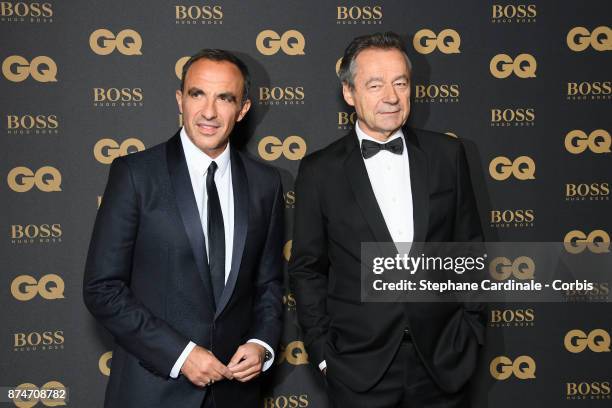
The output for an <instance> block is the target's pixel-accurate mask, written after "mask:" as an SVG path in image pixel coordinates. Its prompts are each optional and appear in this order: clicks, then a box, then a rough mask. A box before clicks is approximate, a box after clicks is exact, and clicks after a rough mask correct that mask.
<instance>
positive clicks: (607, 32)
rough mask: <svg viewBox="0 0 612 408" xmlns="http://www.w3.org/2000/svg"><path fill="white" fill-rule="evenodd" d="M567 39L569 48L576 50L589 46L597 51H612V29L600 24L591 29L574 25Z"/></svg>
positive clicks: (582, 49)
mask: <svg viewBox="0 0 612 408" xmlns="http://www.w3.org/2000/svg"><path fill="white" fill-rule="evenodd" d="M566 41H567V46H568V47H569V49H570V50H572V51H576V52H581V51H584V50H586V49H587V48H589V47H591V48H593V49H594V50H595V51H612V29H610V27H606V26H599V27H596V28H595V29H593V31H589V30H587V29H586V28H585V27H574V28H572V29H571V30H570V31H569V32H568V33H567V39H566Z"/></svg>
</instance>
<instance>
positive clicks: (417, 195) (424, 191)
mask: <svg viewBox="0 0 612 408" xmlns="http://www.w3.org/2000/svg"><path fill="white" fill-rule="evenodd" d="M402 131H403V132H404V139H405V140H406V147H407V149H408V161H409V164H410V185H411V186H412V208H413V219H414V239H413V242H425V239H426V238H427V228H428V225H429V171H428V169H427V156H426V155H425V153H424V152H423V150H421V148H420V147H419V141H418V139H417V136H416V134H415V133H414V131H413V130H412V129H410V128H409V127H404V128H403V129H402Z"/></svg>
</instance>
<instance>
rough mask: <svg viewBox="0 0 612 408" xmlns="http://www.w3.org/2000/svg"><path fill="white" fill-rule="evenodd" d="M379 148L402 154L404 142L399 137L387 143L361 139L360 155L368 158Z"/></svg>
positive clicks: (379, 149) (378, 150)
mask: <svg viewBox="0 0 612 408" xmlns="http://www.w3.org/2000/svg"><path fill="white" fill-rule="evenodd" d="M381 150H387V151H389V152H391V153H394V154H402V152H403V151H404V142H403V141H402V138H401V137H398V138H396V139H393V140H392V141H390V142H388V143H376V142H373V141H371V140H367V139H363V140H362V141H361V155H362V156H363V158H364V159H369V158H370V157H372V156H374V155H376V154H377V153H378V152H380V151H381Z"/></svg>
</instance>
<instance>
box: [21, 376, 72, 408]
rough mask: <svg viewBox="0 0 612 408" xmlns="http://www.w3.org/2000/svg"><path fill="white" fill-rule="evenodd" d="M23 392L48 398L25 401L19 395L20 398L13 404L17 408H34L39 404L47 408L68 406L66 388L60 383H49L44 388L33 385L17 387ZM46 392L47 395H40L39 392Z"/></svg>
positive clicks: (26, 384) (24, 384)
mask: <svg viewBox="0 0 612 408" xmlns="http://www.w3.org/2000/svg"><path fill="white" fill-rule="evenodd" d="M15 388H16V389H18V390H22V391H31V392H32V394H33V395H37V394H38V395H45V396H46V398H35V397H33V398H30V399H24V397H23V394H19V397H17V398H13V403H14V404H15V406H16V407H17V408H32V407H33V406H35V405H36V404H38V403H39V402H40V403H42V404H43V405H44V406H46V407H57V406H62V405H66V401H65V399H66V397H67V394H66V386H65V385H64V384H62V383H61V382H59V381H49V382H47V383H45V384H44V385H43V386H42V387H40V388H38V387H37V386H36V385H35V384H32V383H23V384H19V385H18V386H17V387H15ZM39 390H40V391H43V390H44V391H45V393H38V392H37V391H39Z"/></svg>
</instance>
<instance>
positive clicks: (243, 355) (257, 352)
mask: <svg viewBox="0 0 612 408" xmlns="http://www.w3.org/2000/svg"><path fill="white" fill-rule="evenodd" d="M265 355H266V349H265V348H264V347H263V346H260V345H259V344H256V343H245V344H243V345H242V346H240V347H238V350H236V353H234V356H233V357H232V359H231V360H230V362H229V364H228V365H227V367H228V368H229V369H230V371H231V372H232V373H233V374H234V378H235V379H237V380H238V381H240V382H247V381H249V380H252V379H253V378H255V377H257V376H258V375H259V374H260V373H261V368H262V367H263V363H264V358H265Z"/></svg>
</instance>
